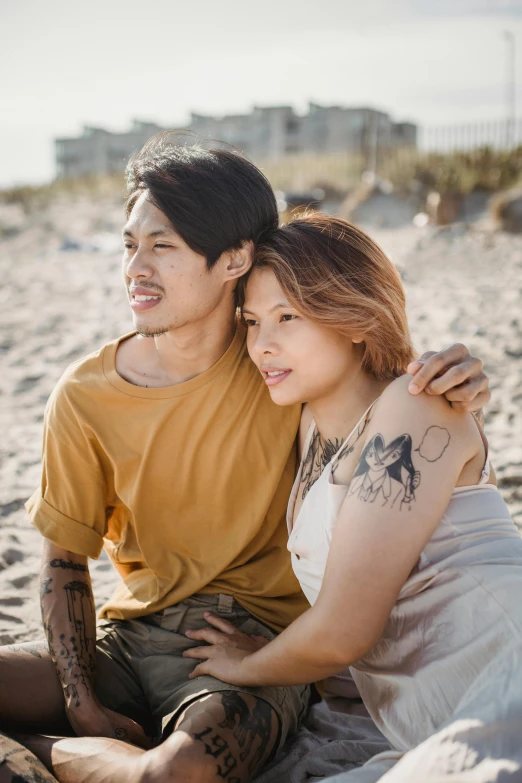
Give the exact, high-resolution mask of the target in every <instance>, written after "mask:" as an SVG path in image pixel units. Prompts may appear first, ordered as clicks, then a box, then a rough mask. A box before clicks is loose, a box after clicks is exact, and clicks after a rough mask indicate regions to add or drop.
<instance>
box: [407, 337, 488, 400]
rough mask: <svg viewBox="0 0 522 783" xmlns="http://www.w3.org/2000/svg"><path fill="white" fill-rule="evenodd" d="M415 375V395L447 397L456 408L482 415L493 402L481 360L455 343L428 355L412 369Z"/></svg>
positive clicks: (413, 364) (413, 380)
mask: <svg viewBox="0 0 522 783" xmlns="http://www.w3.org/2000/svg"><path fill="white" fill-rule="evenodd" d="M407 372H408V373H410V375H413V376H414V377H413V379H412V381H411V383H410V385H409V391H410V392H411V394H418V393H419V392H421V391H423V390H424V391H425V392H426V393H427V394H443V395H444V396H445V397H446V399H447V400H449V402H450V403H451V406H452V408H455V410H459V411H473V412H474V411H478V410H479V409H480V408H482V407H483V406H484V405H485V404H486V403H487V402H489V400H490V399H491V392H490V390H489V379H488V377H487V375H486V374H485V373H484V372H483V365H482V362H481V360H480V359H477V358H476V357H475V356H471V354H470V352H469V351H468V349H467V348H466V346H465V345H462V344H461V343H455V345H451V346H450V347H449V348H446V349H445V350H444V351H439V353H434V352H433V351H428V352H427V353H424V354H423V355H422V356H421V358H420V359H417V360H416V361H414V362H411V363H410V364H409V365H408V368H407Z"/></svg>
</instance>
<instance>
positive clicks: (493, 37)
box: [0, 0, 522, 187]
mask: <svg viewBox="0 0 522 783" xmlns="http://www.w3.org/2000/svg"><path fill="white" fill-rule="evenodd" d="M506 30H507V31H511V32H512V33H514V35H515V37H516V42H517V46H518V50H517V60H516V73H517V104H518V107H519V110H520V111H519V116H522V0H262V1H261V2H255V3H254V2H252V0H197V2H190V0H184V2H179V0H147V1H146V2H145V1H144V0H89V1H88V2H85V0H83V2H78V0H68V2H66V0H45V2H42V0H0V73H2V84H1V86H0V187H10V186H12V185H15V184H25V183H35V184H37V183H40V182H45V181H49V180H51V179H52V178H53V176H54V148H53V139H54V138H56V137H70V136H77V135H79V134H80V133H81V130H82V126H83V125H84V124H85V125H93V126H100V127H106V128H108V129H109V130H115V131H122V130H125V129H127V128H128V127H129V126H130V123H131V121H132V119H133V118H137V119H141V120H150V121H154V122H157V123H158V124H160V125H164V126H166V127H178V128H179V127H183V126H184V125H186V124H187V123H188V120H189V118H190V112H191V111H194V112H196V113H201V114H205V113H207V114H216V115H221V114H227V113H247V112H249V111H250V109H251V107H252V106H253V105H261V106H269V105H281V104H284V105H292V106H294V107H295V108H296V109H297V110H298V111H300V112H304V111H306V107H307V104H308V102H309V101H313V102H315V103H320V104H324V105H329V104H336V105H343V106H356V105H359V106H361V105H365V106H374V107H375V108H379V109H382V110H384V111H387V112H389V113H390V114H391V115H392V116H393V117H394V119H396V120H410V121H414V122H418V123H419V124H421V125H424V126H440V125H449V124H457V123H465V122H483V121H487V120H494V119H501V118H503V117H504V116H505V114H506V74H507V70H508V64H507V63H508V59H507V43H506V40H505V37H504V35H503V32H504V31H506Z"/></svg>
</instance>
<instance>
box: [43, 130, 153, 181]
mask: <svg viewBox="0 0 522 783" xmlns="http://www.w3.org/2000/svg"><path fill="white" fill-rule="evenodd" d="M161 130H163V128H160V126H159V125H155V124H154V123H153V122H139V121H138V120H134V122H133V124H132V128H131V129H130V131H128V132H127V133H112V132H111V131H108V130H105V129H104V128H91V127H90V126H87V125H86V126H85V127H84V129H83V134H82V135H81V136H80V137H79V138H77V139H55V142H54V145H55V154H56V177H57V178H58V179H63V178H73V177H85V176H88V175H90V174H114V173H117V172H122V171H123V170H124V168H125V166H126V164H127V161H128V160H129V158H130V156H131V155H132V153H133V152H135V151H136V150H139V149H140V148H141V147H143V145H144V144H145V142H146V141H147V139H150V137H151V136H154V134H155V133H158V132H159V131H161Z"/></svg>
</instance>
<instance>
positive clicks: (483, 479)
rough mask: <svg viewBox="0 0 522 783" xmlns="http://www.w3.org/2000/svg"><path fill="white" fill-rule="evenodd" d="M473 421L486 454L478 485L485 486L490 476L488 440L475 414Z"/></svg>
mask: <svg viewBox="0 0 522 783" xmlns="http://www.w3.org/2000/svg"><path fill="white" fill-rule="evenodd" d="M472 416H473V421H474V422H475V424H476V425H477V429H478V431H479V434H480V437H481V438H482V443H483V444H484V449H485V452H486V460H485V462H484V467H483V468H482V473H481V476H480V480H479V482H478V483H479V484H487V483H488V481H489V476H490V474H491V463H490V460H489V443H488V439H487V438H486V434H485V432H484V430H483V429H482V425H481V424H480V422H479V420H478V419H477V417H476V416H475V414H472Z"/></svg>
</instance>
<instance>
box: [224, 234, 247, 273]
mask: <svg viewBox="0 0 522 783" xmlns="http://www.w3.org/2000/svg"><path fill="white" fill-rule="evenodd" d="M225 255H226V256H227V259H226V271H227V277H228V279H229V280H235V279H237V278H238V277H243V275H246V273H247V272H248V270H249V269H250V267H251V266H252V259H253V255H254V243H253V242H252V241H250V240H249V241H247V242H243V244H242V245H241V247H240V248H239V249H238V250H229V251H227V253H226V254H225Z"/></svg>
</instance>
